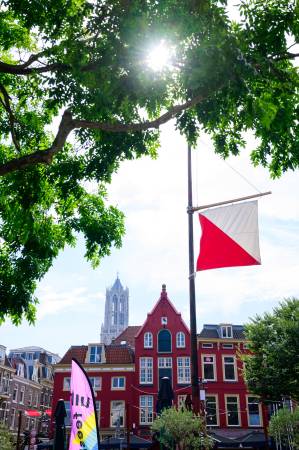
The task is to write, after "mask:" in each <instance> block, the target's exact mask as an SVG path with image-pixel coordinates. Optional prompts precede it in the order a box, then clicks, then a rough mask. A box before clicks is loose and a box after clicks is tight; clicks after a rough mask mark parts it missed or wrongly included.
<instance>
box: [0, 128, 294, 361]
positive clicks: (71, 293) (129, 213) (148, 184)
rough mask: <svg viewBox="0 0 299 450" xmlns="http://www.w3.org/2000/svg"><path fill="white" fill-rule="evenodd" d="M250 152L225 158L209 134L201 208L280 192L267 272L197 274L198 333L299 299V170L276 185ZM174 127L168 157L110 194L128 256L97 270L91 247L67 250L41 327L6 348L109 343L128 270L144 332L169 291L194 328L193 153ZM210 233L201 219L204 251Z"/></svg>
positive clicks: (121, 180)
mask: <svg viewBox="0 0 299 450" xmlns="http://www.w3.org/2000/svg"><path fill="white" fill-rule="evenodd" d="M255 145H256V143H255V142H254V139H253V138H252V136H250V135H248V136H247V148H246V149H245V150H244V151H243V152H242V153H241V155H240V156H238V157H231V158H229V159H228V160H227V161H223V160H222V159H221V158H220V157H219V156H217V155H215V154H214V152H213V148H212V144H211V142H210V141H209V138H208V137H207V136H202V137H201V138H200V139H199V141H198V145H197V148H196V150H194V151H193V157H192V165H193V204H194V206H198V205H203V204H207V203H212V202H218V201H222V200H227V199H231V198H237V197H242V196H246V195H252V194H255V193H257V190H258V191H261V192H264V191H272V194H271V195H268V196H265V197H262V198H261V199H260V200H259V226H260V248H261V257H262V265H261V266H251V267H235V268H226V269H217V270H209V271H204V272H199V273H197V275H196V281H195V283H196V306H197V326H198V330H200V328H201V327H202V325H203V324H204V323H222V322H227V323H234V324H242V323H246V322H248V321H249V319H250V318H251V317H254V316H255V315H256V314H261V313H263V312H265V311H271V310H272V309H273V307H275V306H277V305H278V303H279V301H281V300H282V299H283V298H286V297H289V296H295V297H296V296H297V297H299V284H298V281H297V280H298V273H299V259H298V248H299V233H298V229H299V202H298V185H299V173H298V171H297V172H288V173H286V174H284V175H283V176H282V177H281V178H280V179H278V180H271V179H270V177H269V174H268V172H267V170H266V169H263V168H261V167H258V168H254V167H253V166H252V164H251V162H250V156H249V155H250V150H252V149H253V148H254V146H255ZM186 147H187V146H186V143H185V140H184V138H183V137H182V136H181V135H180V134H179V133H178V131H175V129H174V123H172V122H170V123H168V124H166V125H164V126H163V127H162V133H161V146H160V150H159V158H158V159H157V160H151V159H150V158H148V157H144V158H142V159H140V160H137V161H129V162H128V161H126V162H123V163H122V165H121V166H120V168H119V171H118V173H117V174H115V175H114V177H113V180H112V183H111V185H110V187H109V202H110V203H111V204H114V205H117V206H118V207H119V208H120V209H121V210H122V211H123V212H124V213H125V216H126V236H125V237H124V240H123V246H122V248H121V249H119V250H117V249H113V250H112V252H111V255H110V256H109V257H106V258H105V259H104V260H103V261H102V264H101V266H100V267H98V268H97V269H95V270H93V269H92V268H91V266H90V264H89V263H87V262H86V261H85V260H84V243H83V241H82V240H80V239H79V242H78V245H77V247H76V248H67V249H66V250H65V251H64V252H63V253H62V254H60V256H59V257H58V258H57V260H56V261H55V263H54V265H53V267H52V268H51V270H50V271H49V272H48V274H47V275H46V276H45V278H44V279H43V280H42V282H41V283H40V285H39V287H38V291H37V295H38V297H39V299H40V304H39V306H38V313H37V322H36V325H35V326H29V325H28V324H27V323H26V322H24V323H23V324H22V325H21V326H19V327H15V326H13V325H12V324H11V323H9V322H7V323H5V324H4V325H3V326H2V327H0V344H2V345H5V346H7V347H8V348H10V349H11V348H16V347H22V346H29V345H37V346H41V347H43V348H45V349H47V350H49V351H52V352H54V353H58V354H59V355H60V356H63V354H64V353H65V352H66V350H67V349H68V348H69V347H70V346H71V345H84V344H85V345H86V344H88V343H92V342H99V340H100V326H101V324H102V322H103V319H104V305H105V292H106V288H109V287H111V286H112V284H113V283H114V281H115V278H116V276H117V273H119V277H120V280H121V283H122V284H123V286H124V287H126V286H127V287H128V288H129V295H130V299H129V308H130V313H129V324H130V325H141V324H142V323H143V322H144V320H145V319H146V314H147V312H149V311H150V310H151V309H152V307H153V306H154V304H155V302H156V301H157V299H158V298H159V295H160V292H161V285H162V284H163V283H165V284H166V285H167V292H168V296H169V298H170V299H171V301H172V302H173V303H174V305H175V307H176V308H177V309H178V310H179V311H180V312H181V313H182V315H183V318H184V320H185V321H186V322H187V323H189V293H188V288H189V283H188V224H187V214H186V206H187V148H186ZM199 238H200V227H199V222H198V216H197V214H194V243H195V245H194V249H195V258H196V257H197V254H198V249H199Z"/></svg>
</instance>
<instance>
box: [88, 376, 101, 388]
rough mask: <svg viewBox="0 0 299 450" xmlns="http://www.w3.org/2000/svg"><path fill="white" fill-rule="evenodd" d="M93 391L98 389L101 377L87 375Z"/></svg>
mask: <svg viewBox="0 0 299 450" xmlns="http://www.w3.org/2000/svg"><path fill="white" fill-rule="evenodd" d="M88 378H89V380H90V383H91V386H92V388H93V390H94V391H100V390H101V387H102V379H101V377H88Z"/></svg>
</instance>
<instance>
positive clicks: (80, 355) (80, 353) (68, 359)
mask: <svg viewBox="0 0 299 450" xmlns="http://www.w3.org/2000/svg"><path fill="white" fill-rule="evenodd" d="M87 350H88V346H87V345H72V346H71V347H70V348H69V349H68V351H67V352H66V354H65V355H64V356H63V357H62V358H61V360H60V362H59V364H71V363H72V358H75V359H76V360H77V361H78V362H79V363H80V364H84V362H85V358H86V353H87Z"/></svg>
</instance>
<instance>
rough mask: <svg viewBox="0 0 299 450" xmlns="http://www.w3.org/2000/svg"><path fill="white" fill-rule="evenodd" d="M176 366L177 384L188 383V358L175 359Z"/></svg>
mask: <svg viewBox="0 0 299 450" xmlns="http://www.w3.org/2000/svg"><path fill="white" fill-rule="evenodd" d="M177 364H178V383H179V384H185V383H190V379H191V378H190V357H189V356H182V357H180V358H177Z"/></svg>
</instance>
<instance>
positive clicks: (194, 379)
mask: <svg viewBox="0 0 299 450" xmlns="http://www.w3.org/2000/svg"><path fill="white" fill-rule="evenodd" d="M187 213H188V230H189V302H190V338H191V385H192V403H193V411H194V412H195V413H196V414H198V413H199V381H198V356H197V330H196V301H195V272H194V246H193V207H192V165H191V146H190V145H189V144H188V208H187Z"/></svg>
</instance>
